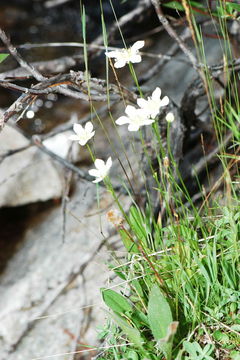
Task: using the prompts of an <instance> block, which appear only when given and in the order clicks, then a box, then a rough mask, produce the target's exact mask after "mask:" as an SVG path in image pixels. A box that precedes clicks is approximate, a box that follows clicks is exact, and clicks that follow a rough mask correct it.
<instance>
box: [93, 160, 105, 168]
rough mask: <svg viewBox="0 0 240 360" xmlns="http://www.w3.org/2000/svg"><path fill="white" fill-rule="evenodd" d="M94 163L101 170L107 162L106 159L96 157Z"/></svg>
mask: <svg viewBox="0 0 240 360" xmlns="http://www.w3.org/2000/svg"><path fill="white" fill-rule="evenodd" d="M94 165H95V167H96V169H98V170H100V171H101V170H102V169H104V167H105V163H104V161H103V160H102V159H96V160H95V161H94Z"/></svg>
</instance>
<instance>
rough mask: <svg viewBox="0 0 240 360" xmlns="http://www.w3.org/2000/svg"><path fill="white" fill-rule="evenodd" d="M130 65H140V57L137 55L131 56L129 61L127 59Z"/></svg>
mask: <svg viewBox="0 0 240 360" xmlns="http://www.w3.org/2000/svg"><path fill="white" fill-rule="evenodd" d="M129 60H130V61H131V62H132V63H140V62H141V61H142V57H141V55H138V54H133V55H132V56H131V57H130V59H129Z"/></svg>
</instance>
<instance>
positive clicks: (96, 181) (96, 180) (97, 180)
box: [93, 177, 103, 183]
mask: <svg viewBox="0 0 240 360" xmlns="http://www.w3.org/2000/svg"><path fill="white" fill-rule="evenodd" d="M102 180H103V179H102V178H101V177H99V178H97V179H95V180H93V183H99V182H100V181H102Z"/></svg>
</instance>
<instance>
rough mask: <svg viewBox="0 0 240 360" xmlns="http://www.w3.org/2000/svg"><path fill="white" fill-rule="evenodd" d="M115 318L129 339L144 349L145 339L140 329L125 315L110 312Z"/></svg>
mask: <svg viewBox="0 0 240 360" xmlns="http://www.w3.org/2000/svg"><path fill="white" fill-rule="evenodd" d="M109 315H110V316H111V317H112V318H113V320H114V321H115V322H116V323H117V325H118V326H119V327H120V328H121V329H122V331H123V332H124V333H125V335H126V336H127V337H128V340H129V341H130V342H132V343H134V344H135V345H136V346H137V347H138V348H139V349H142V350H143V346H142V343H143V340H142V338H141V334H140V331H138V329H136V328H134V327H132V326H131V325H130V324H129V323H128V322H127V321H126V320H125V319H124V318H123V317H121V316H119V315H118V314H115V313H114V314H111V313H110V314H109Z"/></svg>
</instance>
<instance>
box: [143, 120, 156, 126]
mask: <svg viewBox="0 0 240 360" xmlns="http://www.w3.org/2000/svg"><path fill="white" fill-rule="evenodd" d="M154 122H155V120H153V119H146V120H144V121H143V125H151V124H152V123H154Z"/></svg>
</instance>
